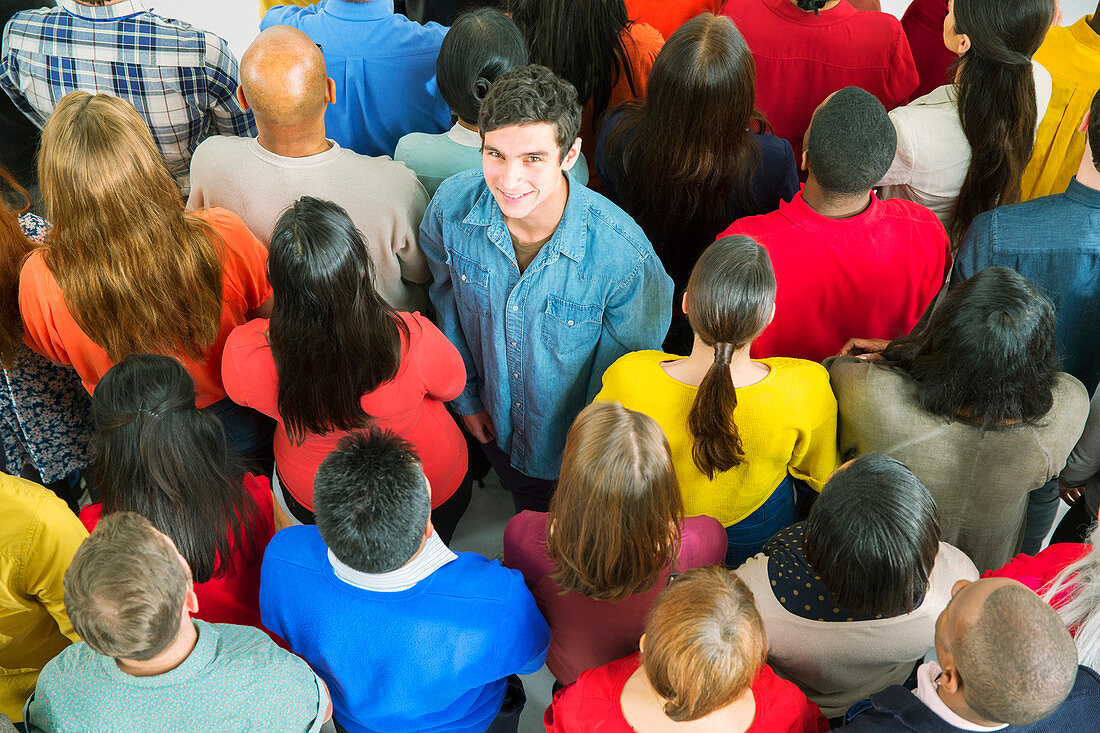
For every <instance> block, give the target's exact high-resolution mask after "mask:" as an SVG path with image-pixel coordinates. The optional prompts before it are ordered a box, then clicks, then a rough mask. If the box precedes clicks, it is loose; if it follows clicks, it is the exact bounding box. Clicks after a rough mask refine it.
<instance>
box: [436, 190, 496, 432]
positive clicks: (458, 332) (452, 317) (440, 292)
mask: <svg viewBox="0 0 1100 733" xmlns="http://www.w3.org/2000/svg"><path fill="white" fill-rule="evenodd" d="M439 200H440V199H439V197H435V198H433V199H432V200H431V203H429V204H428V210H427V211H425V212H424V218H423V219H422V220H421V222H420V248H421V249H422V250H423V251H424V256H425V257H426V258H427V259H428V269H429V270H431V272H432V278H433V282H432V285H431V287H430V288H429V290H428V296H429V297H430V298H431V301H432V305H434V306H435V310H436V325H437V326H438V327H439V330H440V331H442V332H443V335H444V336H446V337H447V340H448V341H450V342H451V343H452V344H454V347H455V348H456V349H458V353H459V355H460V356H461V357H462V363H463V364H464V365H465V366H466V386H465V388H463V390H462V394H460V395H459V396H458V397H456V398H454V399H453V400H451V402H450V405H451V407H452V408H454V411H455V412H457V413H458V414H459V415H474V414H476V413H479V412H481V411H482V410H484V409H485V406H484V405H482V404H481V397H480V396H479V395H478V388H477V383H478V373H477V369H476V368H475V366H474V360H473V357H472V356H471V355H470V347H469V346H468V345H467V344H466V335H465V334H464V333H463V331H462V324H461V323H460V322H459V320H458V309H457V306H456V305H455V297H454V285H453V283H452V282H451V268H450V266H449V260H450V257H449V256H448V254H447V249H446V248H445V247H444V246H443V212H442V210H441V207H440V206H439Z"/></svg>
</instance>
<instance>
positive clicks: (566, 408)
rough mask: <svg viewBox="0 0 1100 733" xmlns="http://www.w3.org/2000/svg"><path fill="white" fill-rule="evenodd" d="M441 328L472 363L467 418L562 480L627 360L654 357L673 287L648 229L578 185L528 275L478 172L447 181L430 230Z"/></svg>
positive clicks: (432, 208) (519, 458) (426, 232)
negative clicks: (610, 381) (583, 417)
mask: <svg viewBox="0 0 1100 733" xmlns="http://www.w3.org/2000/svg"><path fill="white" fill-rule="evenodd" d="M420 246H421V248H422V249H423V250H424V254H425V255H426V256H427V258H428V266H429V267H430V268H431V270H432V275H433V276H434V278H435V281H434V282H433V284H432V286H431V290H430V295H431V299H432V302H433V303H434V304H435V307H436V309H437V310H438V312H439V327H440V329H441V330H442V331H443V333H444V334H445V335H446V336H447V338H449V339H450V340H451V342H452V343H453V344H454V345H455V346H456V347H457V348H458V351H459V353H460V354H462V358H463V360H464V361H465V362H466V374H467V375H468V377H467V382H466V389H465V390H463V392H462V394H461V395H459V396H458V398H457V399H455V400H454V401H452V402H451V403H450V404H451V406H452V407H453V408H454V410H455V411H456V412H457V413H459V414H460V415H472V414H474V413H477V412H480V411H481V410H482V409H484V410H487V411H488V413H489V416H490V417H492V419H493V425H494V426H495V428H496V432H497V444H498V445H499V446H500V448H501V449H502V450H503V451H505V452H506V453H508V454H509V455H510V456H511V463H512V466H513V467H514V468H515V469H516V470H518V471H520V472H521V473H524V474H526V475H528V476H533V477H536V478H543V479H554V478H557V476H558V469H559V465H560V463H561V452H562V448H563V447H564V445H565V433H566V431H567V430H568V429H569V426H570V425H571V424H572V422H573V419H574V418H575V417H576V416H577V413H578V412H580V410H581V408H583V407H584V406H585V405H586V404H588V403H589V402H590V401H591V400H592V398H593V397H594V396H595V395H596V393H597V392H598V391H599V389H600V384H601V377H602V376H603V373H604V370H606V369H607V367H609V366H610V365H611V363H612V362H614V361H615V360H616V359H618V358H619V357H620V356H622V355H623V354H626V353H628V352H630V351H638V350H640V349H656V348H659V347H660V345H661V341H662V340H663V339H664V337H665V333H666V332H667V331H668V325H669V321H670V319H671V317H672V280H671V278H669V276H668V275H667V274H665V270H664V267H662V265H661V262H660V260H658V259H657V256H656V255H655V254H654V252H653V247H652V246H651V245H650V243H649V240H647V239H646V236H645V234H643V233H642V230H641V228H639V227H638V225H637V224H635V223H634V220H633V219H631V218H630V217H629V216H627V214H626V213H624V212H623V211H622V210H621V209H619V208H618V207H617V206H615V205H614V204H612V203H611V202H610V201H608V200H607V199H605V198H604V197H603V196H600V195H599V194H597V193H594V192H593V191H591V190H589V189H587V188H585V187H584V186H582V185H580V184H578V183H577V182H576V181H574V180H572V179H570V182H569V198H568V200H567V202H566V205H565V212H564V214H563V215H562V218H561V222H560V223H559V224H558V228H557V230H556V231H555V232H554V235H553V236H552V237H551V238H550V241H549V242H547V243H546V244H545V245H543V247H542V249H541V250H540V251H539V253H538V254H537V255H536V256H535V259H534V260H533V261H532V262H531V264H530V265H528V267H527V269H526V270H525V271H524V272H523V274H522V275H521V274H520V271H519V266H518V265H517V264H516V254H515V249H514V248H513V246H512V238H511V235H510V234H509V232H508V227H507V225H506V224H505V222H504V215H503V214H502V213H501V210H500V206H498V205H497V202H496V199H494V198H493V194H492V192H491V191H490V190H489V187H488V186H487V185H486V183H485V178H484V175H483V174H482V172H481V171H480V170H474V171H466V172H464V173H459V174H458V175H455V176H452V177H451V178H448V179H447V180H446V181H444V182H443V184H442V185H441V186H440V187H439V189H438V190H437V191H436V194H435V197H434V198H432V201H431V203H430V204H429V205H428V211H427V213H425V214H424V220H423V222H422V223H421V225H420Z"/></svg>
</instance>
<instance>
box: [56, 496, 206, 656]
mask: <svg viewBox="0 0 1100 733" xmlns="http://www.w3.org/2000/svg"><path fill="white" fill-rule="evenodd" d="M190 587H191V577H190V574H189V573H188V572H187V569H186V568H185V567H184V565H183V563H182V562H181V561H180V558H179V556H178V555H177V554H176V550H175V548H174V547H173V546H172V543H171V541H170V540H168V538H167V537H165V536H164V535H162V534H158V533H157V531H156V530H155V529H153V525H152V524H150V523H149V520H148V519H146V518H145V517H143V516H141V515H140V514H135V513H134V512H114V513H112V514H109V515H107V516H105V517H103V518H102V519H101V520H100V521H99V524H97V525H96V528H95V531H94V532H92V534H91V536H90V537H88V539H86V540H84V543H83V544H82V545H80V548H79V549H78V550H77V551H76V554H75V555H74V556H73V561H72V564H71V565H69V569H68V570H67V571H65V610H66V611H67V612H68V614H69V620H70V621H72V624H73V629H74V630H75V631H76V633H78V634H80V636H81V638H83V639H84V641H85V642H87V644H88V646H90V647H91V648H92V649H94V650H95V651H97V652H99V653H100V654H104V655H106V656H109V657H113V658H115V659H132V660H135V661H145V660H148V659H152V658H153V657H155V656H156V655H158V654H160V653H161V652H162V651H164V650H165V649H167V648H168V645H169V644H171V643H172V641H173V640H174V639H175V638H176V634H177V633H179V628H180V615H181V614H182V613H183V604H184V601H185V600H186V597H187V591H188V589H189V588H190Z"/></svg>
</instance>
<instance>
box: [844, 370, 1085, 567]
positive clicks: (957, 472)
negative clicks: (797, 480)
mask: <svg viewBox="0 0 1100 733" xmlns="http://www.w3.org/2000/svg"><path fill="white" fill-rule="evenodd" d="M829 378H830V380H831V381H832V385H833V391H834V392H835V393H836V397H837V404H838V406H839V409H840V432H839V441H840V452H841V456H842V457H843V458H852V457H855V456H857V455H863V454H865V453H873V452H876V451H877V452H880V453H885V454H886V455H888V456H891V457H893V458H896V459H897V460H899V461H901V462H902V463H904V464H905V465H906V466H908V467H909V470H911V471H912V472H913V473H914V474H915V475H916V476H917V478H919V479H920V480H921V481H922V482H923V483H924V485H925V486H927V487H928V490H929V491H930V492H931V493H932V496H933V498H935V500H936V508H937V509H938V510H939V515H940V528H941V531H942V539H943V541H944V542H950V543H951V544H953V545H955V546H956V547H958V548H959V549H960V550H962V551H963V552H965V553H966V554H967V555H969V556H970V559H971V560H973V561H974V564H975V565H977V567H978V570H979V571H981V572H985V571H986V570H990V569H993V568H999V567H1001V566H1002V565H1004V564H1005V563H1006V562H1008V561H1009V560H1011V559H1012V556H1013V555H1015V554H1016V552H1017V551H1018V549H1019V546H1020V541H1021V540H1022V539H1023V531H1024V519H1025V515H1026V513H1027V499H1028V492H1029V491H1031V490H1033V489H1037V488H1039V487H1040V486H1042V485H1043V484H1044V483H1046V482H1047V481H1048V480H1049V479H1051V478H1053V477H1054V476H1057V475H1058V472H1059V471H1061V470H1062V467H1063V466H1064V465H1065V463H1066V457H1067V456H1068V455H1069V453H1070V451H1071V450H1073V446H1074V444H1075V443H1076V442H1077V438H1078V437H1079V436H1080V435H1081V430H1082V429H1083V428H1084V425H1085V418H1086V417H1087V416H1088V411H1089V396H1088V393H1087V392H1086V391H1085V388H1084V386H1083V385H1082V384H1081V383H1080V382H1079V381H1077V380H1076V379H1074V378H1073V377H1071V376H1070V375H1068V374H1060V375H1059V376H1058V381H1057V383H1056V385H1055V387H1054V406H1053V407H1052V408H1051V410H1050V412H1049V413H1048V414H1047V415H1046V417H1044V418H1043V419H1042V420H1041V421H1039V424H1038V425H1034V426H1032V425H1025V426H1021V427H1019V428H1015V429H1012V430H1005V431H989V430H987V431H983V430H980V429H979V428H976V427H973V426H971V425H967V424H965V423H962V422H956V421H953V420H948V419H947V418H943V417H939V416H937V415H932V414H930V413H927V412H925V411H924V410H923V409H921V407H920V406H919V405H918V404H917V402H916V385H915V383H914V382H913V380H912V378H910V377H909V376H908V375H907V374H905V373H904V372H902V371H900V370H897V369H888V368H884V367H880V366H875V365H874V364H870V363H868V362H865V361H863V360H861V359H856V358H854V357H839V358H837V359H835V360H833V361H832V363H831V364H830V365H829Z"/></svg>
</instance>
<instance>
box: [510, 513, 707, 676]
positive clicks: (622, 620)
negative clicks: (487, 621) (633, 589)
mask: <svg viewBox="0 0 1100 733" xmlns="http://www.w3.org/2000/svg"><path fill="white" fill-rule="evenodd" d="M549 518H550V515H549V514H545V513H543V512H531V511H525V512H520V513H519V514H517V515H516V516H514V517H512V519H511V521H509V522H508V526H507V527H505V529H504V566H505V567H509V568H514V569H516V570H519V571H520V572H521V573H523V579H524V581H525V582H526V583H527V587H528V588H529V589H530V590H531V594H532V595H534V597H535V602H536V603H537V604H538V606H539V610H540V611H542V615H543V616H545V617H546V623H548V624H549V625H550V650H549V652H548V653H547V655H546V666H547V667H549V668H550V672H551V673H553V675H554V677H556V678H557V679H558V680H559V681H560V682H562V683H564V684H570V683H572V682H573V681H574V680H576V679H577V675H579V674H580V673H581V672H583V671H585V670H586V669H591V668H592V667H597V666H599V665H601V664H606V663H608V662H610V661H611V660H612V659H618V658H619V657H622V656H623V655H624V654H629V653H631V652H633V651H636V650H637V649H638V639H640V638H641V637H642V632H643V631H644V630H645V618H646V615H647V614H648V613H649V609H650V607H651V606H652V605H653V602H654V601H655V600H657V596H658V594H660V592H661V591H662V590H663V589H664V587H665V586H666V585H668V575H669V572H670V571H675V572H678V573H680V572H684V571H686V570H690V569H691V568H698V567H703V566H705V565H720V564H721V563H722V560H723V558H725V556H726V544H727V540H726V530H725V529H724V528H723V527H722V523H721V522H719V521H718V520H717V519H714V518H712V517H688V518H686V519H684V522H683V525H682V526H681V534H680V548H679V554H678V555H677V558H676V565H675V567H673V568H666V569H665V571H664V572H662V573H661V575H660V576H659V577H658V578H657V582H656V583H655V584H654V586H653V588H651V589H650V590H648V591H644V592H642V593H638V594H636V595H633V596H630V597H629V598H624V599H623V600H621V601H614V602H612V601H595V600H592V599H591V598H588V597H587V596H584V595H581V594H580V593H565V594H562V592H561V587H560V586H559V585H558V584H557V583H555V582H554V579H553V578H551V577H550V573H551V572H553V570H554V563H553V561H552V560H551V559H550V557H549V556H548V555H547V554H546V525H547V522H548V521H549Z"/></svg>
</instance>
